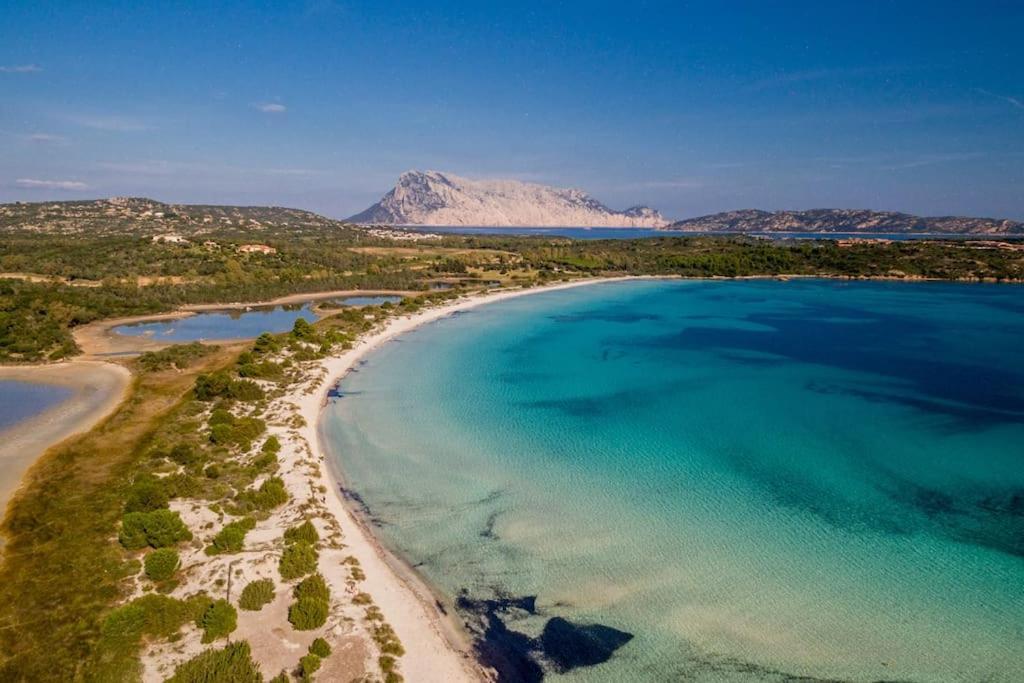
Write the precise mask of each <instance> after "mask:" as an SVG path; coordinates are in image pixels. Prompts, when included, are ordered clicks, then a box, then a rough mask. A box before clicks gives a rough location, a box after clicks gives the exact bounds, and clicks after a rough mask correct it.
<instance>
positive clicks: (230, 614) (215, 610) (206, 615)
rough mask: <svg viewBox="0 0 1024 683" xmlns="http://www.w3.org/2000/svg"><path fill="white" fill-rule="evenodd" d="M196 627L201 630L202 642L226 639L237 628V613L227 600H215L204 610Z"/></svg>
mask: <svg viewBox="0 0 1024 683" xmlns="http://www.w3.org/2000/svg"><path fill="white" fill-rule="evenodd" d="M196 625H197V626H199V627H200V628H201V629H203V639H202V640H203V642H204V643H212V642H213V641H215V640H217V639H218V638H226V637H227V636H228V635H229V634H230V633H231V632H232V631H234V630H235V629H236V628H237V627H238V612H236V611H235V608H234V607H232V606H231V603H229V602H228V601H227V600H215V601H214V602H212V603H211V604H210V606H209V607H207V608H206V611H205V612H203V614H202V616H201V617H199V619H197V620H196Z"/></svg>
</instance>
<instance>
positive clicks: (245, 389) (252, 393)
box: [231, 379, 265, 403]
mask: <svg viewBox="0 0 1024 683" xmlns="http://www.w3.org/2000/svg"><path fill="white" fill-rule="evenodd" d="M264 395H265V394H264V393H263V389H261V388H260V385H259V384H256V382H253V381H252V380H248V379H240V380H236V381H234V382H232V383H231V396H232V398H236V399H238V400H239V401H245V402H248V403H251V402H253V401H259V400H260V399H262V398H263V397H264Z"/></svg>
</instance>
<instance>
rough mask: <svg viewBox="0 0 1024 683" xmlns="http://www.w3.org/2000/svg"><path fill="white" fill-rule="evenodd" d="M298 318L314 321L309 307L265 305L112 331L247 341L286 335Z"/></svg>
mask: <svg viewBox="0 0 1024 683" xmlns="http://www.w3.org/2000/svg"><path fill="white" fill-rule="evenodd" d="M299 318H304V319H306V320H307V321H309V322H313V321H314V320H316V318H317V316H316V314H315V313H313V311H312V310H311V305H310V304H301V305H299V304H296V305H289V306H266V307H254V308H251V309H249V310H241V309H231V310H223V311H207V312H203V313H197V314H195V315H190V316H188V317H187V318H178V319H176V320H156V321H153V322H143V323H132V324H129V325H119V326H117V327H115V328H113V330H112V331H113V332H114V333H115V334H123V335H127V336H129V337H139V336H148V337H152V338H153V339H155V340H159V341H172V342H189V341H203V340H214V339H248V338H251V337H258V336H259V335H261V334H263V333H264V332H273V333H277V332H286V331H288V330H290V329H292V326H293V325H294V324H295V321H296V320H298V319H299Z"/></svg>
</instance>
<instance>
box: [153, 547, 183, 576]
mask: <svg viewBox="0 0 1024 683" xmlns="http://www.w3.org/2000/svg"><path fill="white" fill-rule="evenodd" d="M180 563H181V560H180V559H179V558H178V551H177V550H175V549H174V548H159V549H157V550H154V551H152V552H150V553H149V554H148V555H146V559H145V566H146V576H148V577H149V578H150V579H152V580H153V581H166V580H167V579H169V578H171V577H172V576H174V572H176V571H178V565H179V564H180Z"/></svg>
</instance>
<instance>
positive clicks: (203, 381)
mask: <svg viewBox="0 0 1024 683" xmlns="http://www.w3.org/2000/svg"><path fill="white" fill-rule="evenodd" d="M193 395H194V396H195V397H196V398H197V399H199V400H200V401H212V400H214V399H218V398H225V399H235V400H238V401H258V400H260V399H262V398H263V396H264V394H263V390H262V389H260V385H258V384H256V383H255V382H253V381H252V380H248V379H232V378H231V376H230V375H229V374H228V373H227V372H226V371H223V370H222V371H220V372H213V373H209V374H204V375H199V377H197V378H196V384H195V388H194V389H193Z"/></svg>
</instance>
